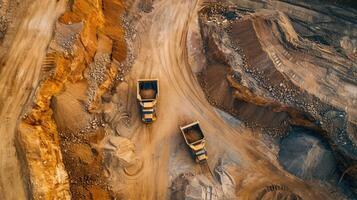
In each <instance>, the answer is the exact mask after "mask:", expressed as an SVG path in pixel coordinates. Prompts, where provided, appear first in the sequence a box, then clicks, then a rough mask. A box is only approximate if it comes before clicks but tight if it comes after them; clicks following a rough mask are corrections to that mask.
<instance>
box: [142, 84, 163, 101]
mask: <svg viewBox="0 0 357 200" xmlns="http://www.w3.org/2000/svg"><path fill="white" fill-rule="evenodd" d="M138 92H139V94H138V96H140V100H154V99H156V97H157V94H158V87H157V80H138ZM138 98H139V97H138Z"/></svg>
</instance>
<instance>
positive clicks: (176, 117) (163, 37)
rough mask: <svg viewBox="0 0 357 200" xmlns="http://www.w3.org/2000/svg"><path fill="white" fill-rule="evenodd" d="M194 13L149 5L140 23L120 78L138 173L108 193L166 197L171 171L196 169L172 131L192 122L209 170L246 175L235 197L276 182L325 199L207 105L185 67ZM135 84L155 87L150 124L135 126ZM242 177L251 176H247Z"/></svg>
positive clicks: (181, 2) (193, 7)
mask: <svg viewBox="0 0 357 200" xmlns="http://www.w3.org/2000/svg"><path fill="white" fill-rule="evenodd" d="M199 7H200V6H199V2H198V1H197V0H161V1H159V0H157V1H155V4H154V9H153V11H152V12H151V13H147V14H144V16H143V17H142V18H141V19H140V20H141V21H140V22H139V27H138V37H139V39H138V41H137V49H138V55H137V59H136V61H135V63H134V66H133V68H132V71H131V73H130V75H129V77H128V78H127V81H128V82H129V87H130V90H131V91H129V94H131V96H129V105H128V110H130V111H131V113H132V114H133V116H132V118H133V119H134V120H135V121H134V122H132V128H131V129H130V130H128V131H129V132H130V131H132V134H129V135H130V136H129V137H130V138H131V140H132V141H133V142H134V143H135V145H136V149H137V154H138V156H139V157H140V158H141V159H142V160H143V161H144V167H143V168H142V171H141V172H140V173H138V174H137V175H135V176H132V177H129V176H124V175H123V176H124V177H121V178H120V179H118V180H120V181H119V182H121V184H120V183H117V184H116V183H114V184H113V188H114V189H115V188H120V189H118V190H120V191H121V192H122V193H125V194H127V195H126V196H127V199H167V198H168V191H169V189H168V188H169V187H170V184H171V181H172V180H173V179H174V178H175V177H176V176H177V175H178V174H179V173H182V172H189V171H191V172H199V166H198V165H197V164H195V163H194V162H193V161H192V159H191V158H190V157H189V154H188V153H187V147H186V146H185V145H184V141H183V138H182V135H181V133H180V129H179V126H180V125H185V124H188V123H191V122H192V121H195V120H198V121H200V124H201V127H202V129H203V131H204V132H205V136H206V138H207V151H208V156H209V161H208V163H209V166H210V168H211V169H213V168H214V166H215V165H216V163H217V161H218V159H219V158H221V157H224V156H225V157H229V158H230V159H231V160H235V161H237V162H239V163H240V166H241V167H243V169H245V170H246V171H241V174H240V175H241V176H242V177H247V176H248V177H249V178H251V179H250V180H246V182H245V185H244V187H245V188H244V189H245V191H242V192H241V193H240V197H243V199H249V198H250V195H251V194H252V193H254V192H255V190H257V189H259V188H262V187H265V186H266V185H267V184H272V183H277V182H278V183H281V184H285V185H288V187H290V188H294V190H296V191H297V193H298V194H299V195H300V196H302V197H303V198H304V199H320V198H321V197H323V198H326V199H329V198H328V197H327V196H325V195H324V194H322V193H320V192H319V191H317V190H314V189H312V188H310V187H309V186H308V185H306V184H304V183H303V182H302V181H301V180H298V179H297V178H295V177H292V176H290V175H287V174H286V172H284V171H283V170H282V168H281V167H280V166H279V164H278V163H277V161H276V157H275V155H274V153H272V152H271V150H270V149H268V148H267V147H266V146H265V145H264V144H263V143H262V142H260V141H257V140H255V139H254V138H251V137H250V136H249V135H250V134H249V130H248V129H236V128H234V127H231V126H230V125H229V124H227V123H226V122H225V121H224V120H223V119H222V118H221V117H220V116H219V115H218V114H217V112H215V109H214V108H213V107H212V106H211V105H210V104H209V103H208V102H207V100H206V99H205V95H204V93H203V91H202V89H201V87H200V85H199V83H198V81H197V79H196V76H195V75H194V74H193V73H192V70H191V67H190V66H189V64H188V58H187V50H186V44H187V43H186V38H187V34H188V31H189V30H190V28H195V27H197V19H196V17H197V16H196V14H197V11H198V9H199ZM139 78H158V79H159V81H160V94H159V100H158V120H157V121H156V122H154V123H153V124H151V125H145V124H142V123H141V121H140V116H139V114H138V113H139V111H138V106H137V103H136V99H135V98H136V97H135V95H136V88H135V84H136V80H137V79H139ZM182 155H183V156H185V157H186V158H183V157H182ZM249 173H251V175H247V174H249ZM207 176H209V174H207ZM253 177H259V178H257V179H254V178H253ZM256 180H258V181H256ZM123 185H124V186H123Z"/></svg>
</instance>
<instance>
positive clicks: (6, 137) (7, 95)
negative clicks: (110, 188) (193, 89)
mask: <svg viewBox="0 0 357 200" xmlns="http://www.w3.org/2000/svg"><path fill="white" fill-rule="evenodd" d="M65 6H66V1H65V0H61V1H53V0H36V1H33V2H32V4H31V6H30V7H29V8H28V10H27V12H25V13H23V15H24V17H23V21H22V22H21V24H20V26H19V28H18V30H17V32H16V33H15V34H16V35H15V37H14V41H13V43H12V45H11V47H10V49H9V51H8V55H7V56H6V57H5V61H4V63H5V65H4V66H2V68H1V72H0V91H1V92H0V120H1V123H0V199H4V200H11V199H16V200H18V199H26V189H25V185H24V183H23V179H22V175H21V169H20V164H19V160H18V157H17V155H16V148H15V145H14V137H15V134H16V125H17V122H18V118H19V116H20V114H21V112H22V111H23V109H24V106H25V105H26V103H27V101H28V100H29V99H31V97H32V96H33V95H34V92H35V90H34V88H36V86H37V84H38V80H39V74H40V69H41V63H42V60H43V58H44V57H45V55H46V49H47V46H48V43H49V41H50V39H51V37H52V31H53V28H52V27H53V25H54V22H55V20H56V19H57V17H58V16H59V14H60V13H62V12H63V11H64V9H65Z"/></svg>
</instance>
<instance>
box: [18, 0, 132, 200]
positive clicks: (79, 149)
mask: <svg viewBox="0 0 357 200" xmlns="http://www.w3.org/2000/svg"><path fill="white" fill-rule="evenodd" d="M128 5H130V4H126V3H125V2H124V1H122V0H103V1H96V0H74V1H71V2H70V5H69V6H70V7H69V10H68V11H67V12H65V13H64V14H63V15H62V16H61V17H60V18H59V19H58V22H57V24H56V27H55V35H54V38H53V40H52V41H51V43H50V45H49V48H48V53H47V57H46V59H45V60H44V61H43V67H42V77H43V81H42V83H41V84H40V85H39V87H38V88H37V91H36V98H35V100H34V103H33V106H32V107H31V108H30V109H29V111H28V112H27V113H26V114H25V115H24V118H23V119H22V120H21V121H20V124H19V135H18V143H19V149H20V151H21V152H22V153H23V154H24V155H25V162H26V165H27V168H28V175H29V178H28V179H29V183H30V185H31V187H30V189H31V196H32V198H33V199H71V198H73V199H89V198H94V199H110V198H111V197H110V195H111V192H110V188H108V186H107V184H106V180H105V177H104V174H103V173H104V169H103V168H102V158H101V157H100V156H98V155H99V154H98V152H96V151H95V150H94V149H91V146H90V145H89V144H90V143H91V142H93V143H97V142H99V141H100V139H101V138H102V137H103V134H104V133H105V132H103V130H102V129H100V130H99V129H97V128H98V125H99V126H100V123H99V124H98V122H93V120H95V119H96V118H95V114H91V113H96V112H98V109H99V107H100V104H101V96H102V94H104V93H105V92H106V91H107V90H108V88H110V87H111V86H112V84H113V82H114V81H116V79H117V78H118V73H119V70H118V69H119V63H120V62H122V61H123V60H125V59H126V57H127V47H126V41H125V38H124V34H125V32H124V29H123V25H122V16H123V13H124V10H125V9H126V6H128ZM78 95H79V96H78ZM76 109H77V111H76ZM78 122H80V123H78ZM73 124H74V125H73ZM88 124H89V125H91V127H90V128H89V129H86V126H88ZM89 132H92V133H89ZM83 133H87V134H83Z"/></svg>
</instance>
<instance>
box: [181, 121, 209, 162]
mask: <svg viewBox="0 0 357 200" xmlns="http://www.w3.org/2000/svg"><path fill="white" fill-rule="evenodd" d="M180 129H181V133H182V135H183V137H184V138H185V142H186V144H187V145H188V146H189V148H190V152H191V154H192V156H193V157H194V158H195V159H196V162H197V163H200V164H202V163H206V162H207V158H208V157H207V151H206V149H205V143H206V140H205V136H204V134H203V132H202V129H201V127H200V124H199V122H198V121H196V122H193V123H191V124H188V125H186V126H183V127H180Z"/></svg>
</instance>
